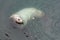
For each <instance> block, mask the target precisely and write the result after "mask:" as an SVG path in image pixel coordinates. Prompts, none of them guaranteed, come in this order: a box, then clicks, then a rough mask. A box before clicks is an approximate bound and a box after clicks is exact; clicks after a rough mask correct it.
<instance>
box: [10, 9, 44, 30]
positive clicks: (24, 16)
mask: <svg viewBox="0 0 60 40" xmlns="http://www.w3.org/2000/svg"><path fill="white" fill-rule="evenodd" d="M44 15H45V14H44V12H43V11H41V10H38V9H36V8H24V9H22V10H19V11H18V12H16V13H14V14H12V15H11V16H10V19H12V22H11V23H12V24H13V25H14V26H16V27H19V28H21V29H22V28H23V27H24V26H25V25H26V24H27V22H28V21H30V20H31V19H35V17H36V18H41V17H43V16H44Z"/></svg>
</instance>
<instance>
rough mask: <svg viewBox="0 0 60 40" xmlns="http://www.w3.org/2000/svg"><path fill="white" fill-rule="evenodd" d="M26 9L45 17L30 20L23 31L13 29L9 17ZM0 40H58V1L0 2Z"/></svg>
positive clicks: (59, 14) (17, 0) (16, 0)
mask: <svg viewBox="0 0 60 40" xmlns="http://www.w3.org/2000/svg"><path fill="white" fill-rule="evenodd" d="M27 7H35V8H37V9H40V10H42V11H43V12H44V13H45V16H44V17H42V18H41V19H35V20H31V21H30V22H28V24H27V25H26V28H25V29H24V30H20V29H19V28H13V27H12V26H11V25H10V24H9V21H8V20H9V16H10V15H11V14H13V13H15V12H17V11H19V10H21V9H23V8H27ZM0 40H60V0H0Z"/></svg>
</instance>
